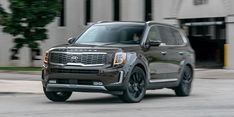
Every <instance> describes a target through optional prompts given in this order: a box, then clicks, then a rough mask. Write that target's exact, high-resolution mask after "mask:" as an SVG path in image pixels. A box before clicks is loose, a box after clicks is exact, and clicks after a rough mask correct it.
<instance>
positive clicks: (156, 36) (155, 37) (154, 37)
mask: <svg viewBox="0 0 234 117" xmlns="http://www.w3.org/2000/svg"><path fill="white" fill-rule="evenodd" d="M147 40H148V41H162V40H161V38H160V33H159V30H158V28H157V26H152V27H151V28H150V31H149V33H148V37H147Z"/></svg>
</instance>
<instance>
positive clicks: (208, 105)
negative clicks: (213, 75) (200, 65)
mask: <svg viewBox="0 0 234 117" xmlns="http://www.w3.org/2000/svg"><path fill="white" fill-rule="evenodd" d="M233 92H234V79H195V80H194V86H193V93H192V95H191V96H189V97H176V96H175V95H174V92H173V91H171V90H169V89H163V90H154V91H148V92H147V95H146V97H145V98H144V100H143V101H142V102H140V103H135V104H126V103H122V102H121V101H120V100H119V99H118V98H116V97H114V96H111V95H108V94H101V93H95V94H93V93H91V94H90V93H74V94H73V95H72V97H71V98H70V99H69V100H68V102H64V103H54V102H51V101H49V100H47V99H46V98H45V96H44V95H43V94H42V93H41V92H35V93H22V92H19V93H16V92H12V93H11V92H1V93H0V117H27V116H28V117H42V116H45V117H121V116H122V117H123V116H125V117H133V116H134V117H143V116H144V117H234V93H233Z"/></svg>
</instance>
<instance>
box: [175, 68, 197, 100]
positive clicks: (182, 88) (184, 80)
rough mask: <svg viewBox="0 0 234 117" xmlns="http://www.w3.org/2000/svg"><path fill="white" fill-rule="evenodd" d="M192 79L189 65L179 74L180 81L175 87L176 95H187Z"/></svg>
mask: <svg viewBox="0 0 234 117" xmlns="http://www.w3.org/2000/svg"><path fill="white" fill-rule="evenodd" d="M192 81H193V71H192V69H191V68H190V67H189V66H186V67H185V68H184V70H183V73H182V75H181V81H180V84H179V86H178V87H176V88H175V93H176V95H177V96H189V95H190V92H191V87H192Z"/></svg>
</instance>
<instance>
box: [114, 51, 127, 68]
mask: <svg viewBox="0 0 234 117" xmlns="http://www.w3.org/2000/svg"><path fill="white" fill-rule="evenodd" d="M125 62H126V53H125V52H117V53H115V59H114V66H116V65H117V66H118V65H123V64H125Z"/></svg>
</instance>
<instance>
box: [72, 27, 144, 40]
mask: <svg viewBox="0 0 234 117" xmlns="http://www.w3.org/2000/svg"><path fill="white" fill-rule="evenodd" d="M144 28H145V26H144V25H121V24H103V25H93V26H92V27H90V28H89V29H88V30H86V31H85V32H84V33H83V34H82V35H81V36H80V37H79V38H78V40H77V41H76V44H92V43H104V44H105V43H106V44H109V43H122V44H140V41H141V38H142V34H143V31H144Z"/></svg>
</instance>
